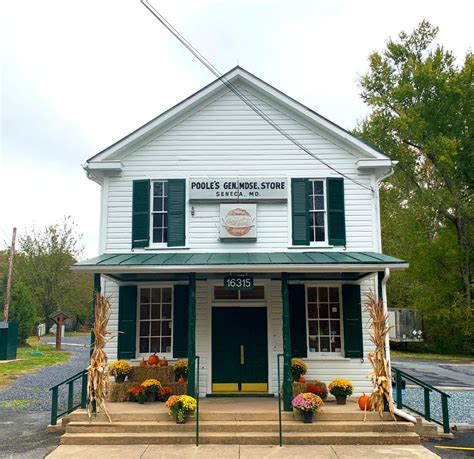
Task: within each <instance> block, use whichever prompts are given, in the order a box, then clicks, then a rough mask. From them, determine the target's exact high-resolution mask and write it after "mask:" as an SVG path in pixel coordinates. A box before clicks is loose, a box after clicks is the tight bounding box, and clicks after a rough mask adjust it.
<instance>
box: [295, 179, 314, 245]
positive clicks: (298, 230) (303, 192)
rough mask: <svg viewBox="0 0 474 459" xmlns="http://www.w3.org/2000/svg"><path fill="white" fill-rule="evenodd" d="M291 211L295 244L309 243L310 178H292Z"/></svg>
mask: <svg viewBox="0 0 474 459" xmlns="http://www.w3.org/2000/svg"><path fill="white" fill-rule="evenodd" d="M291 213H292V229H293V245H309V238H310V235H309V184H308V179H305V178H293V179H291Z"/></svg>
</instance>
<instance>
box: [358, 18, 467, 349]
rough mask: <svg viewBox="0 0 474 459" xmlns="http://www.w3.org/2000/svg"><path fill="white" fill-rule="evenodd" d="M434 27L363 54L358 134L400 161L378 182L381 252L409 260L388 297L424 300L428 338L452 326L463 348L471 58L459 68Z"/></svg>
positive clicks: (410, 302)
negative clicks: (362, 113)
mask: <svg viewBox="0 0 474 459" xmlns="http://www.w3.org/2000/svg"><path fill="white" fill-rule="evenodd" d="M437 32H438V29H437V28H436V27H433V26H432V25H431V24H429V23H428V22H426V21H422V22H421V23H420V24H419V26H418V27H417V28H416V29H415V30H414V31H413V32H412V33H411V34H407V33H405V32H402V33H400V34H399V37H398V39H397V40H389V41H388V43H387V47H386V49H385V50H384V51H383V52H382V53H378V52H374V53H372V54H371V55H370V58H369V63H370V70H369V72H368V73H367V74H366V75H364V76H362V78H361V80H360V84H361V87H362V94H361V96H362V98H363V100H364V101H365V102H366V103H367V105H368V106H369V107H370V109H371V112H370V114H369V116H368V117H367V118H366V119H365V120H364V121H363V122H362V123H361V125H360V126H359V128H358V129H357V130H356V132H357V133H358V134H359V135H360V136H361V137H363V138H364V139H365V140H367V141H368V142H370V143H372V144H374V145H376V146H378V147H379V148H381V149H382V150H383V151H384V152H386V153H387V154H388V155H389V156H391V157H392V159H394V160H397V161H398V162H399V164H398V166H397V167H396V170H395V174H394V175H393V176H392V177H390V179H388V180H387V181H386V182H385V183H384V185H383V186H382V189H381V207H382V231H383V237H384V250H385V251H386V252H387V253H391V254H393V255H398V256H400V257H402V258H406V259H407V260H408V261H410V265H411V267H410V269H409V270H408V271H407V272H405V273H401V274H399V275H398V276H396V277H394V281H393V282H392V285H391V287H390V290H391V298H392V302H393V303H395V304H396V305H398V306H402V305H404V306H415V307H422V308H423V309H424V315H425V318H426V319H427V320H426V321H425V325H426V328H427V332H428V335H431V339H432V340H433V341H434V340H435V339H436V338H437V337H438V338H440V337H441V336H442V335H445V334H446V336H448V337H449V334H451V337H452V339H451V341H452V340H453V339H454V338H453V334H452V333H451V332H452V330H451V331H450V329H451V328H452V327H454V328H455V329H456V330H457V332H456V336H461V335H462V336H461V338H460V341H461V342H462V343H463V348H466V347H467V346H469V338H470V336H472V269H473V241H474V229H473V220H474V208H473V183H474V137H473V132H472V130H473V128H474V84H473V82H474V58H473V54H472V53H471V52H469V53H467V54H466V56H465V59H464V61H463V63H462V65H460V66H458V65H456V59H455V57H454V56H453V54H452V53H451V52H449V51H446V50H445V49H444V48H443V47H442V46H441V45H435V44H434V43H433V42H434V40H435V37H436V35H437ZM443 322H444V323H443ZM443 327H444V328H443ZM440 333H441V335H440ZM440 341H441V340H440ZM458 344H459V343H458ZM458 349H459V348H458Z"/></svg>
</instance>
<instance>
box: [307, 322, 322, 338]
mask: <svg viewBox="0 0 474 459" xmlns="http://www.w3.org/2000/svg"><path fill="white" fill-rule="evenodd" d="M308 331H309V334H310V335H317V334H318V333H319V332H318V321H317V320H310V321H308Z"/></svg>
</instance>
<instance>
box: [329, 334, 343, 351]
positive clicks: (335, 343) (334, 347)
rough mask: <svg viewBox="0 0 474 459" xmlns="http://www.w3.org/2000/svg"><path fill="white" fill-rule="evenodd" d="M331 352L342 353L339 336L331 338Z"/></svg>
mask: <svg viewBox="0 0 474 459" xmlns="http://www.w3.org/2000/svg"><path fill="white" fill-rule="evenodd" d="M331 352H341V338H340V337H339V336H336V337H334V338H331Z"/></svg>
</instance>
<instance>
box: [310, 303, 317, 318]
mask: <svg viewBox="0 0 474 459" xmlns="http://www.w3.org/2000/svg"><path fill="white" fill-rule="evenodd" d="M308 318H309V319H317V318H318V305H317V304H316V303H308Z"/></svg>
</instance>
